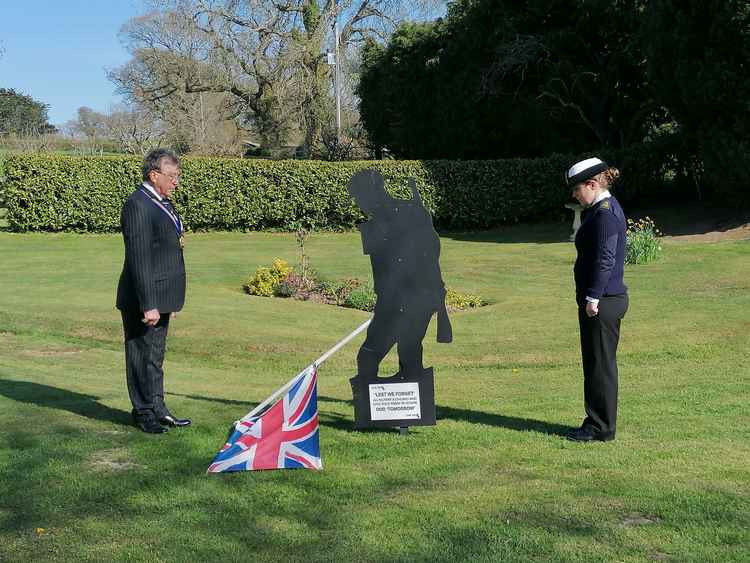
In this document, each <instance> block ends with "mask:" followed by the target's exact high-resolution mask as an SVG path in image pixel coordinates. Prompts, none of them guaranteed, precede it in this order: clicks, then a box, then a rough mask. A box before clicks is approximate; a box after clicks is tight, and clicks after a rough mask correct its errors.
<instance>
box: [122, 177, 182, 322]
mask: <svg viewBox="0 0 750 563" xmlns="http://www.w3.org/2000/svg"><path fill="white" fill-rule="evenodd" d="M120 226H121V227H122V236H123V239H124V241H125V264H124V265H123V268H122V274H121V275H120V283H119V284H118V285H117V308H118V309H129V310H139V311H149V310H151V309H158V310H159V312H160V313H172V312H175V311H179V310H181V309H182V306H183V304H184V303H185V261H184V259H183V256H182V249H181V248H180V243H179V237H178V235H177V231H176V229H175V225H174V223H173V222H172V220H171V219H170V218H169V216H167V214H166V213H164V211H162V210H161V209H160V208H159V207H158V206H157V205H155V204H154V203H153V202H152V201H151V198H150V196H148V195H147V194H145V193H144V192H143V190H141V189H140V188H139V189H137V190H135V191H134V192H133V193H132V194H130V196H129V197H128V199H127V200H125V204H124V205H123V207H122V215H121V216H120Z"/></svg>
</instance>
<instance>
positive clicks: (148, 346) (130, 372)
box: [120, 309, 170, 419]
mask: <svg viewBox="0 0 750 563" xmlns="http://www.w3.org/2000/svg"><path fill="white" fill-rule="evenodd" d="M120 313H121V314H122V325H123V328H124V330H125V369H126V374H127V382H128V394H129V395H130V401H131V402H132V403H133V414H134V415H135V416H136V418H139V419H143V418H151V417H156V418H161V417H164V416H166V415H168V414H169V411H168V410H167V408H166V407H165V405H164V371H163V370H162V365H163V363H164V352H165V350H166V345H167V330H168V329H169V317H170V313H162V315H161V318H160V319H159V322H158V323H156V325H154V326H148V325H147V324H146V323H144V322H143V320H142V319H143V313H142V312H141V311H139V310H133V309H123V310H121V311H120Z"/></svg>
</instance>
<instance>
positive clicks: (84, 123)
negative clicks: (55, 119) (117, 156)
mask: <svg viewBox="0 0 750 563" xmlns="http://www.w3.org/2000/svg"><path fill="white" fill-rule="evenodd" d="M77 115H78V117H77V119H75V120H74V121H73V123H72V128H73V130H74V132H76V133H78V134H80V135H82V136H83V137H84V138H86V139H89V140H92V141H95V140H96V139H98V138H102V137H106V136H107V134H108V132H109V131H108V130H109V124H108V123H107V121H108V118H107V116H106V115H105V114H103V113H99V112H97V111H94V110H93V109H91V108H90V107H86V106H82V107H79V108H78V111H77Z"/></svg>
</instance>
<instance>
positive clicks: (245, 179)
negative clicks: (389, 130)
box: [0, 148, 666, 232]
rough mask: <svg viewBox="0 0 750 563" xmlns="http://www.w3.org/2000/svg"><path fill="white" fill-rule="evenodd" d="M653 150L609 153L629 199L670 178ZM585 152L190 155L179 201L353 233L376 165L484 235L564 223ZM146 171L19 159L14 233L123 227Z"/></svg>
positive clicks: (438, 210) (124, 159)
mask: <svg viewBox="0 0 750 563" xmlns="http://www.w3.org/2000/svg"><path fill="white" fill-rule="evenodd" d="M648 150H649V149H646V148H643V149H633V150H630V149H628V151H629V152H623V153H622V154H619V155H618V154H614V153H613V154H609V153H607V154H604V157H605V158H607V159H610V160H611V161H612V163H613V164H618V159H624V160H623V162H624V163H625V164H624V165H623V166H624V169H623V170H622V172H623V181H622V183H621V185H620V186H618V189H617V195H618V198H620V199H621V200H625V201H627V200H628V199H629V198H632V197H634V196H635V195H636V193H637V192H638V191H639V190H642V189H648V187H649V185H650V184H651V183H652V182H654V181H659V178H661V177H663V174H662V171H661V169H658V170H656V171H654V169H655V168H657V164H658V163H663V162H664V161H663V158H661V157H660V159H656V158H654V159H647V158H645V157H644V154H645V153H648ZM660 150H666V149H660ZM659 154H662V153H661V152H660V153H659ZM580 156H588V155H567V156H566V155H552V156H549V157H546V158H538V159H510V160H492V161H448V160H435V161H393V160H391V161H359V162H321V161H309V160H282V161H270V160H254V159H230V158H207V157H186V158H184V159H183V164H182V182H181V184H180V187H179V189H178V190H177V191H176V192H175V196H174V200H175V206H176V207H177V209H178V211H179V212H180V214H181V215H182V218H183V221H184V222H185V224H186V226H187V227H188V228H189V229H192V230H212V229H217V230H234V229H239V230H262V229H280V230H288V231H293V230H297V229H299V228H312V229H318V230H320V229H329V230H336V229H348V228H351V227H353V226H354V225H355V224H356V223H358V222H360V221H361V220H362V219H363V216H362V213H361V212H360V211H359V209H358V208H357V207H356V206H355V204H354V202H353V201H352V200H351V198H350V197H349V194H348V193H347V183H348V182H349V180H350V179H351V177H352V176H353V175H354V174H355V173H356V172H358V171H360V170H363V169H365V168H376V169H378V170H380V172H381V173H382V174H383V177H384V178H385V182H386V187H387V188H388V190H389V191H390V192H391V193H392V194H393V195H396V196H399V197H410V192H409V188H408V179H409V178H414V179H415V180H416V183H417V187H418V188H419V191H420V193H421V195H422V199H423V201H424V203H425V205H426V206H427V208H428V209H429V210H430V212H431V213H432V214H433V216H434V220H435V225H436V226H437V227H439V228H445V229H484V228H489V227H493V226H496V225H501V224H507V223H516V222H519V221H532V220H538V219H544V218H551V217H560V216H561V214H562V212H563V207H562V206H563V204H564V203H566V202H567V201H569V200H570V194H569V192H568V190H567V189H566V188H565V186H564V185H563V181H562V173H563V171H564V170H565V169H566V168H567V167H568V166H570V163H571V162H574V161H575V160H576V159H578V158H579V157H580ZM639 166H642V167H643V168H644V169H643V170H641V169H640V168H638V167H639ZM659 166H663V164H659ZM140 167H141V159H140V158H137V157H132V156H103V157H93V156H90V157H77V156H64V155H31V154H12V155H9V156H8V157H7V159H6V161H5V170H6V175H7V181H6V182H5V184H4V186H3V188H0V189H2V190H4V192H5V194H4V198H5V200H6V202H7V206H8V210H9V211H8V220H9V222H10V227H11V228H12V229H13V230H16V231H63V230H74V231H91V232H112V231H117V230H119V226H120V210H121V207H122V202H123V201H124V200H125V198H126V197H128V195H129V194H130V193H131V192H132V190H133V189H134V188H135V187H136V186H137V185H139V184H140V181H141V176H140ZM629 169H632V170H633V174H630V175H629ZM660 174H661V176H660ZM639 178H644V180H640V179H639ZM2 197H3V196H2V195H0V198H2Z"/></svg>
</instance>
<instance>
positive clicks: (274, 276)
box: [242, 258, 292, 297]
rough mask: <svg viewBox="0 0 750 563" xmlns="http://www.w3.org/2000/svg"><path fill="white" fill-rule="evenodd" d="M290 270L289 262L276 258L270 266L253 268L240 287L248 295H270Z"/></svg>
mask: <svg viewBox="0 0 750 563" xmlns="http://www.w3.org/2000/svg"><path fill="white" fill-rule="evenodd" d="M291 271H292V268H291V266H289V264H287V263H286V262H285V261H284V260H281V259H279V258H277V259H276V260H274V261H273V264H272V265H271V267H270V268H265V267H261V268H258V269H257V270H255V274H253V275H252V276H250V279H248V280H247V282H245V284H244V285H243V286H242V288H243V289H244V290H245V291H246V292H247V293H249V294H250V295H259V296H261V297H271V296H272V295H274V293H275V292H276V289H277V288H278V287H279V285H280V284H281V283H282V282H283V281H284V280H286V278H287V276H288V275H289V273H290V272H291Z"/></svg>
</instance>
